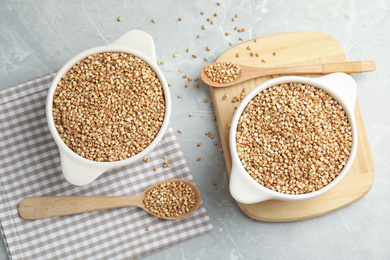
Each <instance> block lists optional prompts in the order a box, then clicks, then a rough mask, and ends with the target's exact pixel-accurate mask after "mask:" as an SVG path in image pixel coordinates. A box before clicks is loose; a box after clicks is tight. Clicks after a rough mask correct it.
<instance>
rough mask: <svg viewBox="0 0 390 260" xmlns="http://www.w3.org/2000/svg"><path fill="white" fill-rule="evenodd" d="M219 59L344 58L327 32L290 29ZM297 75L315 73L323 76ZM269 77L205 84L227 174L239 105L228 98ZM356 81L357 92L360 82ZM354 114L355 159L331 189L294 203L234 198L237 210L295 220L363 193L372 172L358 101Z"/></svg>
mask: <svg viewBox="0 0 390 260" xmlns="http://www.w3.org/2000/svg"><path fill="white" fill-rule="evenodd" d="M220 61H230V62H233V63H237V64H243V65H250V66H258V67H283V66H294V65H313V64H320V63H329V62H344V61H347V58H346V56H345V53H344V51H343V49H342V48H341V46H340V45H339V44H338V42H337V41H336V40H335V39H333V38H332V37H330V36H328V35H325V34H322V33H317V32H290V33H281V34H274V35H269V36H264V37H260V38H257V39H254V40H250V41H247V42H244V43H242V44H240V45H237V46H235V47H233V48H231V49H229V50H228V51H226V52H225V53H223V54H222V55H221V56H220V57H219V58H218V59H217V60H216V62H220ZM279 76H281V75H279ZM300 76H306V77H319V76H323V75H300ZM275 77H276V76H275ZM269 79H271V77H261V78H257V79H253V80H250V81H247V82H244V83H242V84H237V85H234V86H231V87H228V88H214V87H210V91H211V96H212V98H213V104H214V110H215V115H216V118H217V123H218V131H219V134H220V137H221V142H222V148H223V153H224V157H225V163H226V167H227V171H228V174H229V177H230V171H231V167H232V161H231V157H230V149H229V140H228V138H229V126H230V122H231V120H232V117H233V113H234V111H235V108H236V107H237V106H238V104H239V103H238V102H235V103H233V102H232V100H233V98H234V97H235V96H236V97H238V98H239V97H240V94H241V93H242V90H243V89H244V88H245V90H246V93H249V92H250V91H251V90H253V89H254V88H255V87H256V86H258V85H260V84H261V83H263V82H265V81H267V80H269ZM357 86H358V91H359V82H357ZM355 115H356V122H357V128H358V135H359V143H358V150H357V154H356V158H355V161H354V163H353V165H352V167H351V170H350V171H349V172H348V174H347V175H346V177H345V178H344V179H343V181H342V182H340V183H339V185H338V186H337V187H336V188H334V189H333V190H331V191H330V192H328V193H327V194H324V195H322V196H320V197H317V198H314V199H310V200H305V201H298V202H291V201H278V200H270V201H265V202H260V203H255V204H241V203H238V202H237V204H238V206H239V207H240V208H241V209H242V211H243V212H244V213H245V214H246V215H248V216H249V217H251V218H253V219H256V220H260V221H268V222H287V221H297V220H303V219H308V218H313V217H317V216H321V215H324V214H327V213H330V212H332V211H335V210H338V209H340V208H343V207H345V206H347V205H349V204H351V203H353V202H355V201H357V200H359V199H360V198H362V197H363V196H364V195H365V194H366V193H367V192H368V191H369V190H370V188H371V186H372V184H373V181H374V175H375V172H374V162H373V159H372V155H371V150H370V146H369V143H368V139H367V134H366V130H365V127H364V123H363V119H362V115H361V113H360V108H359V104H358V103H356V109H355Z"/></svg>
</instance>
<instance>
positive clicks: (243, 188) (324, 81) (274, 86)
mask: <svg viewBox="0 0 390 260" xmlns="http://www.w3.org/2000/svg"><path fill="white" fill-rule="evenodd" d="M355 102H356V84H355V82H354V81H353V79H352V78H351V77H350V76H349V75H346V74H343V73H335V74H331V75H328V76H324V77H321V78H316V79H314V78H304V77H281V78H277V79H274V80H270V81H268V82H265V83H264V84H262V85H260V86H258V87H257V88H256V89H254V90H253V91H252V92H251V93H249V94H248V95H247V96H246V98H245V99H244V100H243V101H242V102H241V104H240V106H239V107H238V108H237V110H236V112H235V115H234V117H233V120H232V124H231V129H230V136H229V138H230V140H229V141H230V150H231V155H232V162H233V165H232V172H231V179H230V192H231V194H232V196H233V197H234V198H235V199H236V200H237V201H239V202H241V203H246V204H250V203H255V202H260V201H264V200H270V199H279V200H304V199H310V198H314V197H317V196H320V195H322V194H324V193H326V192H328V191H330V190H331V189H333V188H334V187H335V186H336V185H337V184H338V183H339V182H340V181H341V180H342V179H343V178H344V176H345V175H346V174H347V172H348V170H349V169H350V167H351V164H352V162H353V160H354V157H355V154H356V149H357V130H356V123H355V117H354V107H355Z"/></svg>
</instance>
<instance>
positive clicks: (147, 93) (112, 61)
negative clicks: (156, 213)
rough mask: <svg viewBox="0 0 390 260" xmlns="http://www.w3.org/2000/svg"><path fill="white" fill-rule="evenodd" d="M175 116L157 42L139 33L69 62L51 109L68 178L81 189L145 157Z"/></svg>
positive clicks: (48, 106) (54, 90)
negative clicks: (108, 172)
mask: <svg viewBox="0 0 390 260" xmlns="http://www.w3.org/2000/svg"><path fill="white" fill-rule="evenodd" d="M170 113H171V100H170V94H169V90H168V86H167V83H166V80H165V78H164V76H163V74H162V72H161V71H160V69H159V68H158V66H157V61H156V57H155V48H154V42H153V40H152V38H151V37H150V36H149V35H148V34H146V33H144V32H142V31H138V30H134V31H131V32H128V33H126V34H125V35H123V36H122V37H120V38H119V39H118V40H117V41H115V42H113V43H112V44H109V45H106V46H101V47H97V48H93V49H89V50H87V51H84V52H82V53H80V54H78V55H76V56H75V57H74V58H73V59H71V60H70V61H69V62H67V63H66V64H65V65H64V66H63V67H62V68H61V69H60V71H59V72H58V74H57V75H56V77H55V78H54V80H53V82H52V85H51V87H50V89H49V93H48V97H47V104H46V116H47V120H48V125H49V129H50V132H51V134H52V136H53V138H54V140H55V142H56V144H57V146H58V148H59V150H60V156H61V168H62V171H63V174H64V176H65V178H66V179H67V180H68V181H69V182H70V183H73V184H75V185H85V184H88V183H90V182H92V181H93V180H95V179H96V178H98V177H99V176H100V175H101V174H102V173H103V172H104V171H106V170H108V169H110V168H116V167H119V166H123V165H127V164H131V163H133V162H135V161H137V160H140V159H141V158H143V157H144V156H145V155H146V154H147V153H149V152H150V151H151V150H152V149H154V147H156V145H157V144H158V142H159V141H160V140H161V139H162V137H163V135H164V133H165V131H166V129H167V126H168V123H169V118H170Z"/></svg>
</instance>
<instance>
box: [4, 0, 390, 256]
mask: <svg viewBox="0 0 390 260" xmlns="http://www.w3.org/2000/svg"><path fill="white" fill-rule="evenodd" d="M220 2H221V5H220V6H218V5H217V1H205V0H203V1H157V0H148V1H140V0H137V1H120V0H115V1H108V0H107V1H100V0H99V1H93V0H81V1H80V0H75V1H49V0H38V1H29V0H20V1H11V0H2V1H1V3H0V79H1V84H0V88H1V89H4V88H8V87H11V86H13V85H16V84H18V83H21V82H24V81H27V80H29V79H32V78H36V77H38V76H41V75H43V74H47V73H50V72H53V71H55V70H58V69H59V68H60V67H61V66H62V65H63V64H64V63H65V62H66V61H67V60H68V59H70V58H71V57H73V56H74V55H75V54H77V53H79V52H81V51H83V50H85V49H88V48H91V47H95V46H100V45H104V44H107V43H110V42H112V41H114V40H115V39H116V38H118V37H119V36H121V35H122V34H123V33H125V32H127V31H130V30H132V29H140V30H144V31H146V32H147V33H149V34H150V35H151V36H152V37H153V38H154V40H155V45H156V53H157V59H158V60H159V61H164V62H165V64H163V65H161V69H162V71H163V73H164V74H165V76H166V78H167V81H168V82H169V83H172V84H173V86H172V87H171V94H172V100H173V113H172V119H171V125H172V127H173V128H174V129H181V130H182V134H177V138H178V140H179V143H180V145H181V147H182V150H183V152H184V155H185V157H186V159H187V162H188V165H189V168H190V170H191V172H192V174H193V176H194V179H195V182H196V184H197V185H198V187H199V188H200V190H201V192H202V195H203V196H202V197H203V202H204V204H205V206H206V208H207V211H208V213H209V215H210V218H211V220H212V224H213V226H214V230H213V231H212V232H210V233H208V234H205V235H202V236H199V237H196V238H193V239H190V240H187V241H185V242H182V243H180V244H178V245H176V246H173V247H170V248H168V249H165V250H162V251H160V252H157V253H155V254H152V255H150V256H148V257H146V258H145V259H287V258H289V259H389V258H390V247H389V244H390V207H389V201H390V199H389V195H388V194H389V193H388V191H389V186H390V181H389V180H390V177H389V176H390V175H389V170H388V169H390V163H389V162H390V160H389V158H390V150H389V147H390V120H389V119H390V117H389V114H390V102H389V100H390V86H389V82H390V73H389V71H388V70H389V67H388V66H389V61H390V34H389V31H390V2H388V1H383V0H356V1H352V0H350V1H346V0H326V1H308V0H306V1H305V0H300V1H289V0H279V1H269V0H258V1H255V0H250V1H232V0H226V1H225V0H220ZM201 11H204V12H205V15H200V12H201ZM215 12H218V16H214V13H215ZM235 14H239V18H237V19H236V21H234V22H233V21H232V17H234V15H235ZM119 16H120V17H121V18H122V20H121V22H118V21H117V18H118V17H119ZM179 17H183V21H181V22H180V21H178V18H179ZM208 17H212V18H213V20H214V21H215V24H214V25H211V24H210V23H208V22H207V21H206V19H207V18H208ZM152 19H155V21H156V22H155V23H153V22H152ZM202 25H206V26H207V29H206V30H202V28H201V26H202ZM235 25H237V26H238V27H239V28H245V29H246V30H245V32H243V33H240V34H238V33H236V32H235V31H234V30H233V27H234V26H235ZM228 31H229V32H232V35H230V36H229V37H226V36H225V32H228ZM292 31H316V32H322V33H325V34H328V35H330V36H332V37H334V38H335V39H336V40H337V41H338V42H339V43H340V45H341V46H342V48H343V49H344V51H345V53H346V55H347V57H348V60H373V61H375V62H376V65H377V69H376V71H375V72H370V73H364V74H354V75H353V78H354V79H355V80H356V82H357V85H358V99H359V104H360V107H361V111H362V115H363V119H364V123H365V126H366V130H367V134H368V139H369V142H370V146H371V150H372V153H373V158H374V163H375V168H376V175H375V181H374V185H373V187H372V189H371V191H370V192H369V193H368V194H367V195H366V196H364V197H363V198H362V199H361V200H359V201H357V202H356V203H354V204H352V205H350V206H348V207H345V208H343V209H341V210H338V211H336V212H333V213H330V214H327V215H324V216H321V217H317V218H313V219H309V220H304V221H297V222H291V223H266V222H259V221H255V220H252V219H250V218H249V217H247V216H246V215H245V214H243V213H242V212H241V210H240V209H239V208H238V206H237V205H236V203H235V201H234V200H233V199H232V197H231V196H230V193H229V190H228V180H227V173H226V167H225V163H224V158H223V155H222V153H221V152H220V150H219V146H217V147H214V146H213V144H212V143H211V142H210V140H209V139H208V137H207V136H205V134H204V133H205V132H206V131H211V132H212V133H214V134H215V136H216V137H215V140H216V141H217V142H218V141H219V140H218V139H219V136H218V130H217V126H216V124H215V123H214V122H213V121H212V120H211V118H212V117H213V116H214V111H213V107H212V104H211V103H210V102H208V103H203V99H205V98H210V91H209V88H208V86H206V85H205V84H204V83H202V82H201V81H199V82H198V83H199V85H200V87H199V88H194V82H191V84H190V87H189V88H185V87H184V84H185V83H186V81H185V80H184V79H183V78H182V75H181V74H180V73H179V72H178V70H179V69H182V70H183V71H184V73H185V74H187V75H189V76H190V77H192V78H195V77H199V72H200V69H201V67H202V66H203V65H204V64H205V61H204V60H203V58H204V57H208V60H209V61H213V60H215V59H216V58H217V57H218V56H219V55H220V54H221V53H223V52H224V51H226V50H227V49H229V48H230V46H229V42H230V41H234V42H235V44H238V43H239V42H240V40H239V37H242V38H243V39H244V41H245V40H249V39H252V38H257V37H261V36H265V35H269V34H275V33H281V32H292ZM233 32H234V33H233ZM199 34H200V35H201V38H200V39H198V38H197V35H199ZM207 46H210V48H211V50H210V51H206V47H207ZM187 48H190V49H191V54H197V56H198V58H197V59H194V58H192V57H191V55H190V54H188V53H186V49H187ZM175 53H177V54H178V57H177V58H174V57H173V55H174V54H175ZM177 95H182V98H181V99H179V98H177ZM189 113H193V117H191V118H189V117H188V114H189ZM197 142H203V143H204V144H205V145H204V146H203V145H202V148H203V149H202V155H201V156H202V160H201V161H199V162H198V161H196V158H197V156H200V155H199V150H197V149H196V148H197V147H196V143H197ZM213 181H216V183H217V186H218V190H216V189H215V188H214V186H213V184H212V182H213ZM0 244H1V246H0V259H7V253H6V250H5V247H4V244H3V242H2V240H1V242H0Z"/></svg>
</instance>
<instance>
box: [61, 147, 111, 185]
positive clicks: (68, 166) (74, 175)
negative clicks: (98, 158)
mask: <svg viewBox="0 0 390 260" xmlns="http://www.w3.org/2000/svg"><path fill="white" fill-rule="evenodd" d="M60 158H61V168H62V173H63V174H64V177H65V179H66V180H67V181H68V182H70V183H72V184H74V185H76V186H83V185H87V184H89V183H91V182H93V181H94V180H96V179H97V178H98V177H99V176H100V175H102V173H103V172H105V171H106V170H107V169H108V168H103V167H102V166H100V165H99V166H91V165H86V164H85V163H80V162H79V161H78V160H75V158H71V157H70V156H69V155H68V154H66V152H63V151H60Z"/></svg>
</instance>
